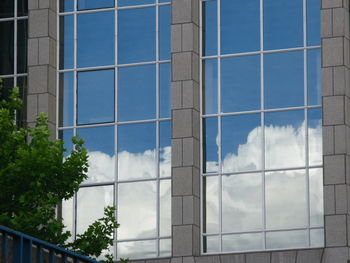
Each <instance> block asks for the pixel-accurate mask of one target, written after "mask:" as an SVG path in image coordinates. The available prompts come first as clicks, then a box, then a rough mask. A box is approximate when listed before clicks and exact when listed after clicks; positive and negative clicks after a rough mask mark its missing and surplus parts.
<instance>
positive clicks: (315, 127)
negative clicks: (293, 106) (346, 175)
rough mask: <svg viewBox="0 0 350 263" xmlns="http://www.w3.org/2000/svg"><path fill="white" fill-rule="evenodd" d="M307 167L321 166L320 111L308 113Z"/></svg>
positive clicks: (315, 110)
mask: <svg viewBox="0 0 350 263" xmlns="http://www.w3.org/2000/svg"><path fill="white" fill-rule="evenodd" d="M308 139H309V142H308V143H309V165H322V109H310V110H309V111H308Z"/></svg>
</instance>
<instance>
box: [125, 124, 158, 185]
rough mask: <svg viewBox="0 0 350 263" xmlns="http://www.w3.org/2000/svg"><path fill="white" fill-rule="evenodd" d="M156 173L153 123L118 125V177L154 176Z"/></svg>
mask: <svg viewBox="0 0 350 263" xmlns="http://www.w3.org/2000/svg"><path fill="white" fill-rule="evenodd" d="M156 173H157V160H156V125H155V123H141V124H127V125H120V126H119V127H118V179H119V180H126V179H141V178H154V177H156Z"/></svg>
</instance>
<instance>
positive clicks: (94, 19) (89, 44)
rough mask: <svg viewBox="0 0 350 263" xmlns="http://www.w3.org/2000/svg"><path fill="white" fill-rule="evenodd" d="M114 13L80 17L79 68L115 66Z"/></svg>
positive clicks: (82, 15)
mask: <svg viewBox="0 0 350 263" xmlns="http://www.w3.org/2000/svg"><path fill="white" fill-rule="evenodd" d="M114 35H115V32H114V11H109V12H98V13H89V14H80V15H78V47H77V48H78V67H93V66H105V65H114V39H115V36H114Z"/></svg>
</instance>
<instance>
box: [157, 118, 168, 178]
mask: <svg viewBox="0 0 350 263" xmlns="http://www.w3.org/2000/svg"><path fill="white" fill-rule="evenodd" d="M170 134H171V122H170V121H162V122H160V123H159V176H160V177H171V138H170V136H169V135H170Z"/></svg>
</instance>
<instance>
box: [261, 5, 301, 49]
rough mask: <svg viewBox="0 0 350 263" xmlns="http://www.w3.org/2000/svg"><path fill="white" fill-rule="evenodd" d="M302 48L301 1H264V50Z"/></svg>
mask: <svg viewBox="0 0 350 263" xmlns="http://www.w3.org/2000/svg"><path fill="white" fill-rule="evenodd" d="M301 46H303V0H293V1H290V0H279V1H275V0H264V49H283V48H292V47H301Z"/></svg>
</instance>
